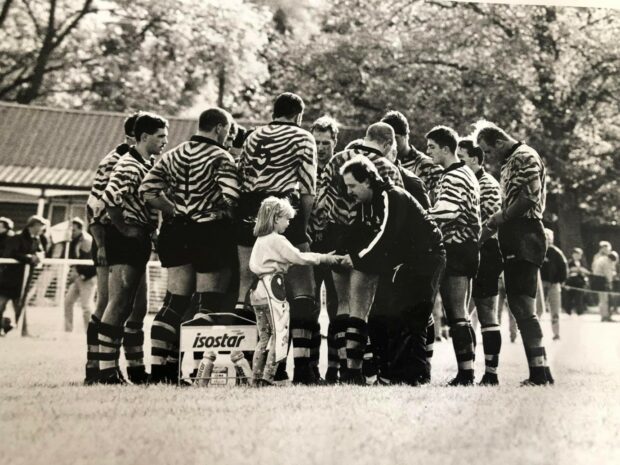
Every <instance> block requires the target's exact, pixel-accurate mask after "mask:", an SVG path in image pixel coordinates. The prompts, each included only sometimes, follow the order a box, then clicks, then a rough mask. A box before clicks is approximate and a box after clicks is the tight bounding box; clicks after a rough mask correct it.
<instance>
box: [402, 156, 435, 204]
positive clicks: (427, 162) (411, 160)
mask: <svg viewBox="0 0 620 465" xmlns="http://www.w3.org/2000/svg"><path fill="white" fill-rule="evenodd" d="M401 163H402V165H403V167H404V168H406V169H408V170H409V171H411V172H413V174H415V175H416V176H417V177H419V178H420V179H421V180H422V181H424V184H426V190H427V192H428V195H429V196H430V197H431V199H432V198H433V196H434V193H435V189H436V188H437V183H438V182H439V178H441V174H442V171H443V170H442V169H441V166H439V165H436V164H435V163H433V159H432V158H431V157H429V156H428V155H424V154H423V153H422V152H420V151H419V150H418V149H416V148H415V147H414V146H413V145H410V146H409V152H408V153H407V154H406V155H405V156H404V157H403V158H402V159H401Z"/></svg>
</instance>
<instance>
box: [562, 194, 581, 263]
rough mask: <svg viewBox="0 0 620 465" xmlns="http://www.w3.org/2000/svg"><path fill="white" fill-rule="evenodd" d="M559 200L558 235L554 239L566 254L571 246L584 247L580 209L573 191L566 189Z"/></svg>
mask: <svg viewBox="0 0 620 465" xmlns="http://www.w3.org/2000/svg"><path fill="white" fill-rule="evenodd" d="M559 200H560V201H559V202H558V223H557V225H558V230H559V237H558V238H557V239H556V245H557V246H558V247H560V248H561V249H562V250H563V251H564V253H565V254H567V255H568V254H570V250H571V249H572V248H573V247H582V248H583V247H584V243H583V236H582V235H581V210H580V209H579V198H578V197H577V193H576V192H575V191H572V190H571V191H566V192H565V193H564V194H562V195H561V198H560V199H559Z"/></svg>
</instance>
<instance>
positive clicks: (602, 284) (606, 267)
mask: <svg viewBox="0 0 620 465" xmlns="http://www.w3.org/2000/svg"><path fill="white" fill-rule="evenodd" d="M611 252H612V250H611V244H610V243H609V242H607V241H601V242H599V251H598V253H597V254H596V255H595V256H594V260H592V275H591V276H590V287H591V288H592V290H593V291H599V294H598V308H599V311H600V313H601V321H605V322H611V321H613V320H612V318H611V314H610V313H609V294H608V293H607V292H608V291H609V290H610V289H611V283H612V281H613V277H614V274H615V272H616V270H615V268H616V266H615V263H614V261H613V260H612V259H611V258H610V254H611Z"/></svg>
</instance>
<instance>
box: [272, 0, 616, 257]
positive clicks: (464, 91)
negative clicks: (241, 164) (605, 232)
mask: <svg viewBox="0 0 620 465" xmlns="http://www.w3.org/2000/svg"><path fill="white" fill-rule="evenodd" d="M438 18H440V20H438ZM619 27H620V14H619V13H618V12H617V11H613V10H611V11H610V10H595V9H575V8H555V7H523V6H505V5H503V6H500V5H486V4H485V5H480V4H471V3H465V4H463V3H451V2H420V1H391V2H381V3H380V4H379V3H376V2H371V1H369V0H340V1H337V2H335V3H334V4H333V7H332V10H331V11H330V12H329V14H327V15H326V17H325V20H324V22H323V29H322V33H321V34H320V35H317V36H315V37H312V38H311V39H310V40H309V41H308V43H299V44H296V45H294V46H292V47H290V48H289V50H288V51H287V53H281V54H280V56H281V58H280V59H279V61H276V62H277V63H278V65H279V69H277V70H274V71H273V72H272V77H275V78H277V79H278V82H277V83H275V84H272V86H273V87H278V86H279V87H286V86H290V85H292V83H297V88H298V89H299V90H300V92H302V93H304V95H310V96H313V97H314V100H313V101H311V105H312V107H311V108H310V109H309V113H310V114H311V115H314V114H317V113H320V112H323V111H328V112H331V113H332V114H334V115H336V116H337V117H339V118H340V119H341V120H344V121H345V122H347V123H349V124H356V123H357V124H363V125H365V124H368V123H369V122H372V121H374V120H376V119H377V118H378V117H380V115H381V114H382V113H383V112H384V111H385V110H386V109H387V108H397V109H400V110H402V111H403V112H404V113H405V114H407V116H408V117H409V119H410V123H411V126H412V131H413V133H414V141H415V142H417V143H422V142H423V141H422V140H421V135H422V134H424V133H425V131H426V130H428V129H429V128H430V127H431V126H432V125H434V124H438V123H443V124H450V125H452V126H453V127H455V128H456V129H457V130H459V132H460V133H462V134H467V133H468V132H469V131H470V129H471V127H470V124H471V123H473V122H474V121H475V120H476V119H478V118H480V117H485V118H487V119H489V120H492V121H495V122H497V123H498V124H499V125H500V126H502V127H504V128H505V129H506V130H507V131H508V132H509V133H512V134H513V135H515V136H516V137H519V138H523V139H525V140H527V141H528V142H529V143H531V144H532V145H533V146H535V147H536V148H537V149H538V150H539V152H540V153H541V154H542V155H543V157H544V158H545V161H546V164H547V166H548V169H549V175H550V192H551V193H550V195H549V213H550V214H549V218H548V220H554V219H555V218H556V217H557V225H558V228H559V229H560V237H561V239H562V242H563V245H564V246H565V247H570V246H573V245H581V244H582V241H581V237H580V227H579V226H580V224H581V222H582V221H583V220H584V219H590V220H595V219H596V218H597V217H598V219H599V220H602V221H613V220H618V219H619V218H618V214H619V213H618V210H617V207H616V205H617V204H618V202H617V201H616V202H615V203H611V204H610V203H607V202H613V199H616V200H617V199H618V197H619V195H618V189H617V181H615V180H616V179H617V177H618V162H617V157H615V156H614V154H615V153H616V150H617V146H618V144H617V138H616V139H613V138H611V137H610V134H609V131H606V130H605V128H606V127H605V126H603V124H602V122H603V121H605V124H607V123H608V121H609V120H610V119H611V117H612V116H613V115H617V114H618V95H619V94H618V90H619V89H618V86H619V84H620V74H619V73H618V64H619V59H620V46H619V45H618V43H617V40H615V37H617V33H618V28H619ZM309 44H312V46H311V47H309ZM616 127H617V126H616ZM560 196H561V197H560ZM560 198H561V202H560V201H559V199H560Z"/></svg>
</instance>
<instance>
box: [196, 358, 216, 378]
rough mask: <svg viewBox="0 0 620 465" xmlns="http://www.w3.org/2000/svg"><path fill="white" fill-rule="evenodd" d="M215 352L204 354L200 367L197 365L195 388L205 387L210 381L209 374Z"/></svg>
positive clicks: (211, 369)
mask: <svg viewBox="0 0 620 465" xmlns="http://www.w3.org/2000/svg"><path fill="white" fill-rule="evenodd" d="M215 358H216V355H215V352H205V353H204V355H203V357H202V360H201V361H200V365H198V373H197V374H196V386H207V385H208V384H209V380H210V379H211V372H212V371H213V365H214V363H215Z"/></svg>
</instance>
